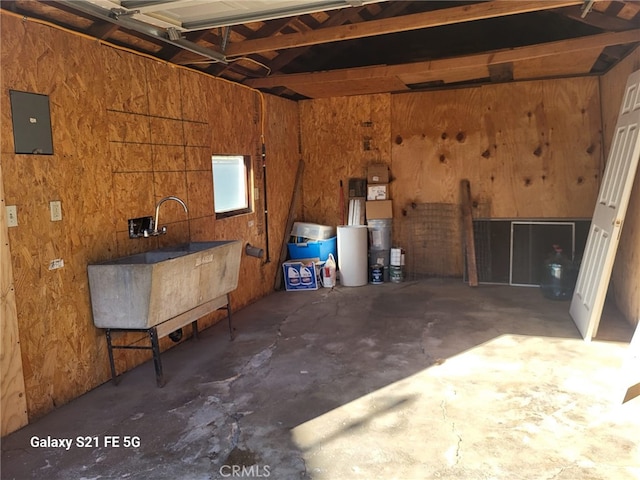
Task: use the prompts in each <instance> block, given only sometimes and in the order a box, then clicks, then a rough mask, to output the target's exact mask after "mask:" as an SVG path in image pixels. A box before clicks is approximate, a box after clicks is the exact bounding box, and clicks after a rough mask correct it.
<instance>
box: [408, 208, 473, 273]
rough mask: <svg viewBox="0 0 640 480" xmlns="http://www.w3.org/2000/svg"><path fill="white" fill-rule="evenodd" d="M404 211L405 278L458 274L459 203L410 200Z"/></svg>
mask: <svg viewBox="0 0 640 480" xmlns="http://www.w3.org/2000/svg"><path fill="white" fill-rule="evenodd" d="M405 211H406V215H405V216H404V217H403V229H402V230H403V237H404V243H405V244H406V248H405V250H406V266H405V268H406V278H407V279H408V280H417V279H420V278H428V277H453V276H460V275H461V272H462V265H461V262H462V259H461V256H460V253H459V252H460V249H461V238H460V222H461V220H460V205H458V204H454V203H413V204H411V205H410V206H408V207H407V208H406V210H405Z"/></svg>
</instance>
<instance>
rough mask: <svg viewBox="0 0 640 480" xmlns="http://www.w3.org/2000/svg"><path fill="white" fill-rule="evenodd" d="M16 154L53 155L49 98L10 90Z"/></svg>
mask: <svg viewBox="0 0 640 480" xmlns="http://www.w3.org/2000/svg"><path fill="white" fill-rule="evenodd" d="M9 95H10V97H11V118H12V120H13V142H14V144H15V152H16V153H29V154H34V155H53V139H52V135H51V115H50V111H49V96H48V95H41V94H39V93H29V92H19V91H17V90H9Z"/></svg>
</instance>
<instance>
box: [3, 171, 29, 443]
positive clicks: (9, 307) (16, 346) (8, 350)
mask: <svg viewBox="0 0 640 480" xmlns="http://www.w3.org/2000/svg"><path fill="white" fill-rule="evenodd" d="M0 338H2V350H0V371H1V375H0V380H1V382H0V392H1V393H0V395H1V397H2V402H1V403H2V432H1V435H2V436H3V437H4V436H5V435H8V434H9V433H11V432H13V431H15V430H18V429H19V428H21V427H24V426H25V425H26V424H27V423H29V419H28V417H27V397H26V395H25V386H24V375H23V371H22V354H21V352H20V339H19V337H18V313H17V311H16V296H15V287H14V283H13V269H12V268H11V252H10V250H9V232H8V230H7V217H6V202H5V199H4V184H3V183H2V164H1V163H0Z"/></svg>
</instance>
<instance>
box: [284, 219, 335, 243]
mask: <svg viewBox="0 0 640 480" xmlns="http://www.w3.org/2000/svg"><path fill="white" fill-rule="evenodd" d="M291 236H292V237H302V238H310V239H311V240H328V239H330V238H332V237H335V236H336V229H335V228H334V227H330V226H328V225H318V224H317V223H304V222H294V224H293V228H292V229H291Z"/></svg>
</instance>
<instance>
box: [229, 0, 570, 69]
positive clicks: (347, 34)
mask: <svg viewBox="0 0 640 480" xmlns="http://www.w3.org/2000/svg"><path fill="white" fill-rule="evenodd" d="M581 3H582V0H537V1H530V2H513V1H508V0H496V1H493V2H485V3H478V4H472V5H464V6H458V7H451V8H445V9H441V10H435V11H432V12H424V13H416V14H413V15H404V16H401V17H394V18H389V19H384V20H371V21H369V22H362V23H357V24H353V25H341V26H336V27H328V28H320V29H318V30H313V31H311V32H304V33H290V34H286V35H278V36H275V37H269V38H259V39H256V40H245V41H243V42H239V43H232V44H231V45H229V47H228V49H227V55H228V56H229V57H232V56H237V55H247V54H249V53H259V52H266V51H270V50H282V49H286V48H295V47H301V46H309V45H317V44H321V43H330V42H337V41H342V40H352V39H355V38H364V37H371V36H374V35H383V34H388V33H397V32H406V31H409V30H418V29H421V28H430V27H437V26H443V25H452V24H454V23H461V22H471V21H474V20H483V19H487V18H495V17H502V16H506V15H516V14H519V13H527V12H533V11H540V10H549V9H555V8H561V7H567V6H574V5H580V4H581Z"/></svg>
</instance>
